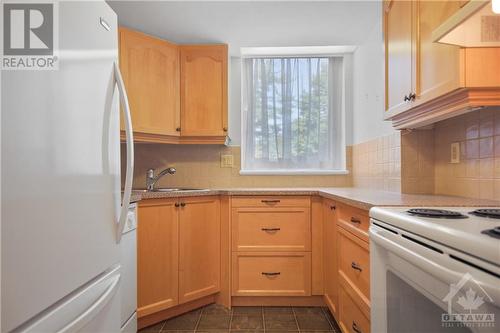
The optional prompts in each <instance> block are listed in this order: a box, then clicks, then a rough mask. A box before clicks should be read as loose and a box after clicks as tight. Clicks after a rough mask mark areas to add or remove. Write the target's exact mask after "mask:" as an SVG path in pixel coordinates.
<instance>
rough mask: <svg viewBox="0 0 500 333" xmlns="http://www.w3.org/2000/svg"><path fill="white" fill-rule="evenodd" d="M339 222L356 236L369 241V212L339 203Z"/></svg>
mask: <svg viewBox="0 0 500 333" xmlns="http://www.w3.org/2000/svg"><path fill="white" fill-rule="evenodd" d="M337 216H338V222H337V223H338V224H339V225H340V226H341V227H343V228H345V229H347V230H349V231H351V232H352V233H354V234H355V235H356V236H358V237H360V238H361V239H364V240H365V241H368V228H369V227H370V218H369V217H368V212H367V211H365V210H362V209H359V208H355V207H351V206H346V205H342V204H339V205H337Z"/></svg>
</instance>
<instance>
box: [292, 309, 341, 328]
mask: <svg viewBox="0 0 500 333" xmlns="http://www.w3.org/2000/svg"><path fill="white" fill-rule="evenodd" d="M296 318H297V323H298V324H299V329H300V330H301V331H302V330H313V331H329V330H331V329H332V328H331V326H330V323H329V322H328V320H327V319H326V317H325V315H324V314H323V313H321V314H306V315H296Z"/></svg>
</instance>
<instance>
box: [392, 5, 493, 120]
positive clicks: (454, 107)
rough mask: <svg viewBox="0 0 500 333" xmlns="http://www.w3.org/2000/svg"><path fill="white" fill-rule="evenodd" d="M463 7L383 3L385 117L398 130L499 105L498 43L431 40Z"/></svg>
mask: <svg viewBox="0 0 500 333" xmlns="http://www.w3.org/2000/svg"><path fill="white" fill-rule="evenodd" d="M465 3H466V1H465ZM462 6H464V1H459V0H450V1H446V0H441V1H424V0H412V1H407V0H391V1H386V2H384V40H385V65H386V69H385V70H386V73H385V74H386V75H385V76H386V82H385V85H386V86H385V88H386V96H385V97H386V98H385V100H386V111H387V112H386V116H385V119H390V120H392V122H393V125H394V127H396V128H397V129H404V128H417V127H421V126H426V125H430V124H433V123H435V122H438V121H441V120H444V119H447V118H450V117H453V116H456V115H460V114H463V113H464V112H468V111H473V110H477V109H479V108H481V107H486V106H497V105H500V48H494V47H490V48H487V47H484V48H460V47H458V46H454V45H447V44H442V43H438V42H435V41H434V40H433V39H432V33H433V31H435V30H436V29H437V28H438V27H439V26H440V25H441V24H443V23H444V22H445V21H446V20H447V19H448V18H450V17H451V16H452V15H453V14H455V13H456V12H457V11H458V10H460V8H461V7H462Z"/></svg>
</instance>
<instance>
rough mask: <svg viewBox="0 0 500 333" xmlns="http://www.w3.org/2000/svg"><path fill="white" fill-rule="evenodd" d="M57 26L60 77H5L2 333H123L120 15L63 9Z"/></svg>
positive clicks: (95, 7) (80, 5) (90, 4)
mask: <svg viewBox="0 0 500 333" xmlns="http://www.w3.org/2000/svg"><path fill="white" fill-rule="evenodd" d="M54 19H55V20H58V22H59V49H60V53H59V60H58V61H59V70H54V71H34V70H24V71H17V70H12V71H3V73H2V85H1V89H2V101H1V103H2V121H1V133H2V150H1V152H2V156H1V157H2V158H1V163H2V165H1V170H2V195H1V200H2V202H1V207H2V235H1V237H2V242H1V244H2V263H1V265H2V269H1V273H2V276H1V278H2V281H1V283H2V300H1V302H2V304H1V325H2V327H1V331H2V332H51V333H52V332H94V333H97V332H120V324H121V323H120V296H119V294H118V293H117V290H118V287H119V284H120V279H121V274H122V271H121V267H120V240H121V236H122V230H123V227H124V225H125V221H126V217H127V213H128V206H129V201H130V192H131V182H132V177H131V176H132V169H133V145H132V129H131V124H130V113H129V109H128V102H127V97H126V94H125V90H124V86H123V81H122V79H121V76H120V72H119V69H118V66H117V61H118V31H117V17H116V14H115V13H114V12H113V10H111V8H110V7H109V6H108V5H107V4H106V3H105V2H104V1H80V2H76V1H61V2H59V13H58V15H57V16H55V17H54ZM115 92H118V94H115ZM118 95H119V96H120V103H121V105H122V110H123V112H124V117H123V118H124V121H125V126H126V133H127V167H126V169H127V173H126V181H125V193H124V195H123V198H121V180H120V149H119V148H120V141H119V112H120V108H119V103H118V98H117V97H118Z"/></svg>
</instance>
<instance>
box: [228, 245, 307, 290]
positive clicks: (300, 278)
mask: <svg viewBox="0 0 500 333" xmlns="http://www.w3.org/2000/svg"><path fill="white" fill-rule="evenodd" d="M232 294H233V296H310V295H311V254H310V253H300V252H283V253H269V252H267V253H266V252H261V253H255V252H253V253H252V252H245V253H244V252H239V253H233V292H232Z"/></svg>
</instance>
